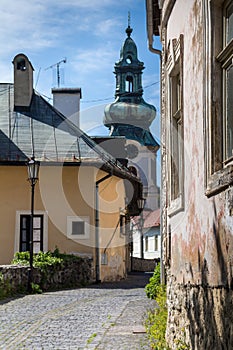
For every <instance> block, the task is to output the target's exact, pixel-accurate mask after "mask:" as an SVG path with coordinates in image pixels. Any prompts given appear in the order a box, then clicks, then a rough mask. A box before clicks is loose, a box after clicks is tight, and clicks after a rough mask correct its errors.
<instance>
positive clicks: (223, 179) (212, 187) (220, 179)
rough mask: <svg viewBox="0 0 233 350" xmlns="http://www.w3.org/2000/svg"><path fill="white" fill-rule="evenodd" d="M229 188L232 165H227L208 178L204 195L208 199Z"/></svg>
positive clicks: (232, 182) (231, 178)
mask: <svg viewBox="0 0 233 350" xmlns="http://www.w3.org/2000/svg"><path fill="white" fill-rule="evenodd" d="M229 186H233V165H232V164H229V165H228V166H226V167H225V168H223V169H221V170H219V171H216V173H214V174H213V175H211V176H210V178H209V181H208V185H207V188H206V191H205V195H206V196H207V197H208V198H209V197H211V196H214V195H216V194H219V193H220V192H223V191H225V190H226V189H227V188H228V187H229Z"/></svg>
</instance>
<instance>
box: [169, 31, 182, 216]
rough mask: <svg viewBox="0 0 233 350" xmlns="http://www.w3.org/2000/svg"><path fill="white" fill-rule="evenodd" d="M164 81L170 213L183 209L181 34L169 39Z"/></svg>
mask: <svg viewBox="0 0 233 350" xmlns="http://www.w3.org/2000/svg"><path fill="white" fill-rule="evenodd" d="M166 70H167V80H168V84H167V86H168V92H167V96H168V101H167V103H168V107H169V115H168V118H169V125H170V128H169V132H168V140H169V142H168V144H169V146H168V148H169V149H168V154H169V159H168V169H169V209H168V214H169V215H170V216H171V215H174V214H176V213H177V212H178V211H180V210H183V181H184V170H183V162H184V155H183V152H184V145H183V84H182V81H183V36H182V35H181V36H180V38H179V39H178V40H177V39H174V40H172V42H171V43H170V47H169V52H168V60H167V64H166Z"/></svg>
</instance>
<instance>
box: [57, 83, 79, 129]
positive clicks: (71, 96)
mask: <svg viewBox="0 0 233 350" xmlns="http://www.w3.org/2000/svg"><path fill="white" fill-rule="evenodd" d="M52 94H53V106H54V107H55V108H56V109H57V110H58V111H59V112H61V113H62V114H63V115H64V116H65V117H66V118H67V119H70V120H71V121H72V122H73V123H74V124H75V125H76V126H78V127H79V114H80V99H81V98H82V92H81V88H53V89H52Z"/></svg>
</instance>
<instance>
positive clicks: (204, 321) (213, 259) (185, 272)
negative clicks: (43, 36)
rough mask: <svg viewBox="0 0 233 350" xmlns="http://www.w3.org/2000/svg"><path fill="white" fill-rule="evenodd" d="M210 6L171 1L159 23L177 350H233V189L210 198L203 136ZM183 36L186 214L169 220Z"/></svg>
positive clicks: (167, 243)
mask: <svg viewBox="0 0 233 350" xmlns="http://www.w3.org/2000/svg"><path fill="white" fill-rule="evenodd" d="M204 2H205V1H204V0H196V1H195V0H188V1H187V0H177V1H176V2H175V3H174V1H166V2H164V7H163V9H162V14H163V15H162V16H165V15H166V16H167V19H168V20H167V22H166V20H165V18H163V17H162V21H161V23H162V27H161V40H162V44H163V53H162V95H161V99H162V108H161V119H162V121H161V124H162V125H161V133H162V135H161V141H162V147H161V149H162V166H163V169H162V179H163V189H162V196H161V197H162V208H163V211H162V218H163V222H162V231H163V248H164V253H163V260H164V262H165V265H166V267H167V276H168V307H169V317H168V328H167V339H168V341H169V344H170V346H171V348H172V349H176V348H177V342H176V340H177V339H184V340H185V341H187V343H188V344H189V345H190V346H191V349H198V350H201V349H211V350H213V349H220V348H222V349H230V348H233V336H232V334H233V329H232V326H229V325H228V326H226V324H227V322H229V321H231V323H232V319H233V311H232V287H233V278H232V276H233V216H231V214H232V209H231V207H232V198H233V190H232V188H228V189H227V190H225V191H223V192H221V193H220V194H218V195H215V196H213V197H211V198H207V196H206V195H205V190H206V179H205V174H206V169H205V155H206V152H207V151H208V150H207V149H206V140H205V136H204V135H205V133H204V130H203V126H204V125H205V123H204V115H205V99H204V97H203V90H204V89H203V81H204V77H205V75H206V72H205V70H204V67H205V65H204V50H205V47H204V25H203V23H204V21H205V18H203V6H204ZM171 4H172V6H171ZM169 9H171V12H169V16H168V10H169ZM169 11H170V10H169ZM181 34H183V37H184V56H183V82H184V86H183V127H184V209H183V210H182V211H180V212H179V213H176V214H173V215H170V216H169V215H168V210H167V209H168V207H169V191H170V188H169V179H168V177H167V173H168V158H169V150H168V145H169V139H168V136H167V130H168V128H169V120H168V115H169V104H168V100H167V89H168V78H167V75H166V74H167V73H166V58H167V54H168V51H169V46H170V45H171V42H172V40H174V39H176V40H178V39H179V36H180V35H181ZM213 84H216V82H213ZM207 132H208V130H207ZM216 142H217V140H216Z"/></svg>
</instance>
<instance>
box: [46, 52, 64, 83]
mask: <svg viewBox="0 0 233 350" xmlns="http://www.w3.org/2000/svg"><path fill="white" fill-rule="evenodd" d="M61 63H66V58H64V59H63V60H61V61H59V62H57V63H54V64H52V65H51V66H49V67H47V68H45V70H48V69H50V68H53V67H57V87H60V80H61V75H60V65H61Z"/></svg>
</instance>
